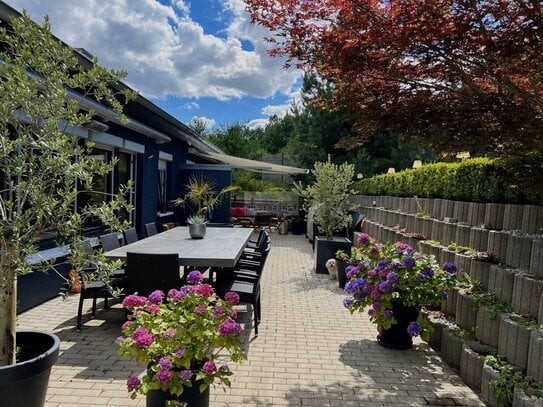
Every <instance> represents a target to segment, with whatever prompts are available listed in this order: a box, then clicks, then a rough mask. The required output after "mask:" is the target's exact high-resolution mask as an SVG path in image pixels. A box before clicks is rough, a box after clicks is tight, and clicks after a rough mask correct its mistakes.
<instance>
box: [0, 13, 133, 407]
mask: <svg viewBox="0 0 543 407" xmlns="http://www.w3.org/2000/svg"><path fill="white" fill-rule="evenodd" d="M0 42H2V50H1V51H0V60H1V61H2V63H1V65H0V77H1V81H0V109H1V113H0V150H1V151H2V155H1V156H2V164H1V171H0V182H1V184H0V394H2V396H1V402H0V404H2V406H23V405H24V406H39V405H43V403H44V401H45V394H46V391H47V383H48V380H49V372H50V370H51V367H52V365H53V364H54V363H55V361H56V359H57V357H58V353H59V339H58V337H56V336H55V335H52V334H46V333H40V332H17V333H16V307H17V276H18V275H20V274H23V273H25V272H29V271H30V270H31V266H30V264H29V263H28V261H27V259H28V256H29V255H31V254H33V253H35V252H36V250H37V243H38V239H39V237H40V236H42V235H43V234H44V233H48V234H51V235H54V236H56V237H57V239H58V242H59V243H60V244H70V243H71V244H72V253H71V255H70V261H72V260H73V262H74V263H75V266H77V267H79V268H81V267H82V264H83V254H82V252H83V251H82V245H81V241H82V237H81V227H82V225H83V222H84V221H85V218H86V217H88V216H94V217H99V218H100V219H102V220H103V221H105V222H109V221H115V218H116V216H115V215H116V213H117V211H119V210H123V205H122V203H121V201H122V199H121V197H122V195H123V194H125V193H126V189H124V188H122V189H121V190H120V191H119V194H118V196H116V197H112V199H111V200H109V203H108V204H104V205H95V204H88V205H87V206H86V207H84V208H82V210H81V211H80V213H77V212H76V211H74V208H75V202H76V198H77V196H78V188H77V187H78V185H79V186H80V188H79V190H81V189H87V190H90V191H92V188H91V186H92V184H93V179H95V178H102V179H103V177H104V176H105V175H106V174H107V173H109V172H110V171H111V169H112V165H113V164H114V163H103V162H99V161H97V160H95V159H93V158H92V156H91V155H90V153H91V149H90V147H89V146H82V145H81V144H80V143H79V142H78V139H77V137H76V136H75V134H77V133H81V132H82V131H84V128H83V127H82V126H83V125H84V124H85V123H87V122H89V120H91V119H92V118H93V112H82V111H81V110H80V106H79V104H78V103H77V101H76V100H73V99H70V98H69V94H68V90H67V89H69V88H72V89H78V90H79V91H80V92H83V93H84V94H85V96H87V97H91V98H96V99H98V100H100V101H101V102H102V103H105V104H107V105H109V106H110V107H111V108H112V109H113V110H114V111H115V112H116V113H117V114H118V115H119V117H122V114H121V108H122V104H121V103H120V102H119V101H118V100H116V92H115V91H113V90H112V89H113V88H112V87H110V86H109V85H112V84H114V83H118V81H119V80H120V79H121V78H122V77H123V76H124V72H118V71H112V70H107V69H105V68H103V67H101V66H99V65H98V64H96V63H94V64H93V65H92V66H91V67H90V68H84V67H83V66H82V65H81V64H80V63H79V62H78V59H77V58H76V55H75V54H74V53H73V51H72V50H71V49H69V48H68V47H66V46H64V45H62V44H61V43H60V42H59V41H58V40H56V39H55V38H53V36H52V35H51V32H50V26H49V23H48V20H47V18H46V19H45V22H44V24H43V25H42V26H38V25H37V24H35V23H34V22H32V20H31V19H30V18H29V17H28V16H27V15H26V14H24V13H23V15H21V16H17V17H14V18H13V19H12V21H11V24H10V26H9V27H3V28H1V29H0ZM131 97H132V95H131V94H130V93H126V94H125V95H124V100H129V99H130V98H131ZM79 192H81V191H79ZM124 208H125V209H130V208H127V207H124ZM41 266H43V268H44V269H45V270H48V271H52V270H54V266H53V265H52V264H48V263H42V264H41ZM41 266H40V267H41ZM107 272H108V270H107V268H104V269H100V270H99V271H98V272H97V273H96V274H100V277H103V278H104V279H105V278H106V277H107ZM102 274H103V275H102ZM16 349H17V352H16ZM27 359H28V360H27ZM18 386H19V387H18Z"/></svg>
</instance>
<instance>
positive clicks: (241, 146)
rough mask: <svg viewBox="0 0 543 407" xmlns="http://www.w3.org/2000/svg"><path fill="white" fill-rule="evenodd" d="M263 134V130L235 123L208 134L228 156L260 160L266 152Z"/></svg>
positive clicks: (211, 140)
mask: <svg viewBox="0 0 543 407" xmlns="http://www.w3.org/2000/svg"><path fill="white" fill-rule="evenodd" d="M263 133H264V131H263V130H262V129H250V128H249V127H247V126H245V125H243V124H240V123H234V124H230V125H228V126H225V127H224V128H223V129H221V130H217V131H215V132H212V133H210V134H208V135H207V138H208V140H209V141H210V142H212V143H213V144H215V145H216V146H217V147H219V148H220V149H221V150H223V151H224V152H225V153H226V154H230V155H235V156H236V157H241V158H248V159H251V160H260V159H261V158H262V154H263V153H264V152H265V150H264V148H263V147H262V138H263Z"/></svg>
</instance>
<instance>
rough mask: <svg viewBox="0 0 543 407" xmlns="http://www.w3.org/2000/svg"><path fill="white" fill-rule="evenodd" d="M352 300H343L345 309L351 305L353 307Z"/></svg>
mask: <svg viewBox="0 0 543 407" xmlns="http://www.w3.org/2000/svg"><path fill="white" fill-rule="evenodd" d="M353 301H354V300H353V299H352V298H351V297H345V298H343V306H344V307H345V308H349V307H350V306H351V305H353Z"/></svg>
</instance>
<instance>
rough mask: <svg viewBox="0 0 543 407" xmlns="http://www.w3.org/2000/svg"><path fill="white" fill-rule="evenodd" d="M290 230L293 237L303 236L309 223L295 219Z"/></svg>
mask: <svg viewBox="0 0 543 407" xmlns="http://www.w3.org/2000/svg"><path fill="white" fill-rule="evenodd" d="M290 228H291V231H292V234H293V235H303V234H305V232H306V230H307V222H306V221H305V220H301V219H293V220H292V221H291V222H290Z"/></svg>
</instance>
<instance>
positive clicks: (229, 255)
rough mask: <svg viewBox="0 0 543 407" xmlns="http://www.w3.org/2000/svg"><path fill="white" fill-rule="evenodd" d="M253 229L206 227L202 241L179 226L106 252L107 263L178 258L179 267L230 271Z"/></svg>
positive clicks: (185, 228)
mask: <svg viewBox="0 0 543 407" xmlns="http://www.w3.org/2000/svg"><path fill="white" fill-rule="evenodd" d="M252 232H253V229H249V228H219V227H208V228H207V232H206V236H205V237H204V238H203V239H192V238H191V237H190V235H189V229H188V228H187V227H184V226H181V227H176V228H174V229H170V230H167V231H165V232H162V233H158V234H156V235H154V236H151V237H148V238H146V239H142V240H139V241H137V242H134V243H131V244H128V245H126V246H122V247H119V248H118V249H115V250H111V251H109V252H106V253H105V255H106V256H107V257H108V258H110V259H117V260H125V259H126V253H128V252H134V253H151V254H155V253H156V254H169V253H177V254H178V255H179V265H181V266H196V267H200V266H207V267H234V266H235V265H236V263H237V261H238V260H239V258H240V256H241V254H242V252H243V248H244V247H245V245H246V243H247V241H248V240H249V237H250V236H251V233H252Z"/></svg>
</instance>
